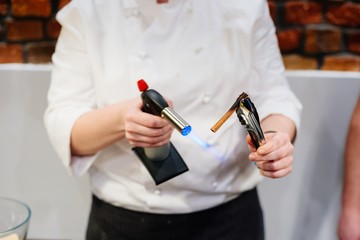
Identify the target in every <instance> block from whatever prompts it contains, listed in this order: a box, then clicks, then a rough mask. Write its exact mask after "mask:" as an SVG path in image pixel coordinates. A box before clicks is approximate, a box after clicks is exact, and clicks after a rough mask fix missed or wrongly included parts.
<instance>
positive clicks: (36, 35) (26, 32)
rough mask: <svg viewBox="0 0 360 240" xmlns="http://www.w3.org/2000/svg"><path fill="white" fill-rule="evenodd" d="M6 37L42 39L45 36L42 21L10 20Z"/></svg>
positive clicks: (19, 39)
mask: <svg viewBox="0 0 360 240" xmlns="http://www.w3.org/2000/svg"><path fill="white" fill-rule="evenodd" d="M6 29H7V33H6V38H7V40H10V41H25V40H40V39H42V38H43V37H44V33H43V29H42V23H41V22H40V21H36V20H18V21H8V22H7V23H6Z"/></svg>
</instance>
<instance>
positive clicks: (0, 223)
mask: <svg viewBox="0 0 360 240" xmlns="http://www.w3.org/2000/svg"><path fill="white" fill-rule="evenodd" d="M30 217H31V210H30V208H29V207H28V206H27V205H26V204H25V203H23V202H20V201H18V200H15V199H11V198H6V197H0V240H25V239H26V234H27V230H28V226H29V221H30Z"/></svg>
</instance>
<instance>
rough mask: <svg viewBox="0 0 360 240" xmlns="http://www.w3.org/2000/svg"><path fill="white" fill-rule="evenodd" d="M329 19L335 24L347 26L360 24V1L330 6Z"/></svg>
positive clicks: (327, 14)
mask: <svg viewBox="0 0 360 240" xmlns="http://www.w3.org/2000/svg"><path fill="white" fill-rule="evenodd" d="M326 17H327V20H328V21H329V22H330V23H332V24H335V25H339V26H345V27H359V26H360V3H350V2H348V3H344V4H342V5H340V6H331V7H329V9H328V11H327V13H326Z"/></svg>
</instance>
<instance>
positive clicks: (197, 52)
mask: <svg viewBox="0 0 360 240" xmlns="http://www.w3.org/2000/svg"><path fill="white" fill-rule="evenodd" d="M202 50H203V49H202V47H197V48H195V49H194V53H195V54H199V53H200V52H201V51H202Z"/></svg>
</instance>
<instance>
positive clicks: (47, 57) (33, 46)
mask: <svg viewBox="0 0 360 240" xmlns="http://www.w3.org/2000/svg"><path fill="white" fill-rule="evenodd" d="M54 51H55V43H30V44H28V45H27V46H26V53H27V54H26V62H27V63H50V62H51V56H52V54H53V53H54Z"/></svg>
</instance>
